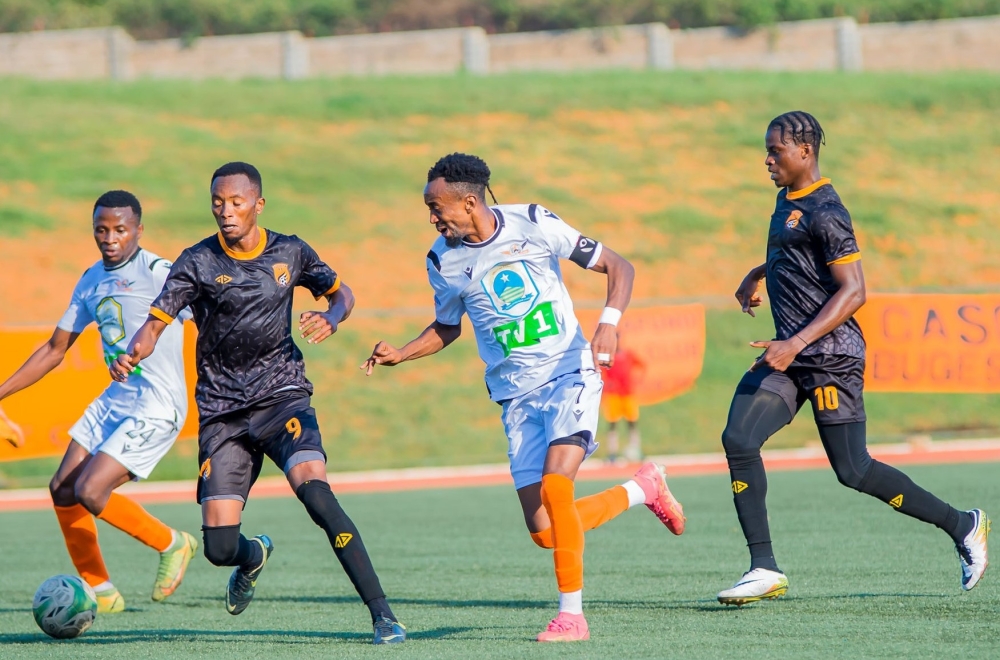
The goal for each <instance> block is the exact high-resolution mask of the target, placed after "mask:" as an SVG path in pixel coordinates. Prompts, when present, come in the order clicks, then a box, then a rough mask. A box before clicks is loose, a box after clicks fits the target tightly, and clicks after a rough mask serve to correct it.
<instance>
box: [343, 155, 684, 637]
mask: <svg viewBox="0 0 1000 660" xmlns="http://www.w3.org/2000/svg"><path fill="white" fill-rule="evenodd" d="M489 178H490V169H489V167H487V165H486V163H485V162H483V161H482V160H481V159H479V158H477V157H476V156H469V155H466V154H451V155H449V156H445V157H444V158H442V159H440V160H439V161H438V162H437V163H436V164H435V165H434V167H432V168H431V169H430V171H429V172H428V174H427V186H426V187H425V188H424V203H425V204H426V205H427V207H428V208H429V209H430V222H431V224H432V225H434V228H435V229H436V230H437V231H438V233H440V234H441V236H440V237H439V238H438V239H437V241H436V242H435V243H434V246H433V247H432V248H431V251H430V252H428V253H427V274H428V278H429V279H430V284H431V287H432V288H433V289H434V306H435V312H436V320H435V321H434V322H433V323H431V324H430V325H429V326H428V327H427V329H426V330H424V331H423V332H422V333H421V334H420V336H419V337H417V338H416V339H414V340H413V341H411V342H410V343H408V344H406V345H405V346H403V347H402V348H398V349H397V348H394V347H392V346H390V345H389V344H387V343H386V342H382V341H380V342H378V344H376V346H375V350H374V351H373V352H372V355H371V357H370V358H369V359H368V360H367V361H366V362H365V364H363V365H362V368H363V369H366V371H367V373H368V374H371V373H372V369H374V367H375V365H383V366H387V367H389V366H393V365H397V364H399V363H401V362H406V361H407V360H415V359H417V358H422V357H426V356H428V355H432V354H434V353H437V352H438V351H440V350H442V349H443V348H444V347H445V346H448V345H449V344H451V343H452V342H453V341H455V340H456V339H458V337H459V335H460V334H461V333H462V315H463V314H466V313H467V314H468V315H469V319H470V320H471V322H472V327H473V329H474V330H475V333H476V341H477V343H478V345H479V354H480V356H481V357H482V359H483V362H485V363H486V387H487V389H488V390H489V394H490V397H491V398H492V399H493V401H495V402H497V403H498V404H500V405H501V406H502V407H503V412H502V414H501V417H502V419H503V424H504V428H505V430H506V432H507V438H508V440H509V448H508V452H507V455H508V457H509V459H510V471H511V475H512V476H513V478H514V487H515V488H516V489H517V495H518V498H519V499H520V501H521V508H522V509H523V511H524V520H525V523H526V524H527V526H528V531H529V532H530V533H531V538H532V540H533V541H534V542H535V543H536V544H537V545H538V546H540V547H542V548H546V549H552V550H553V556H554V561H555V572H556V582H557V584H558V587H559V614H558V616H556V618H555V619H553V620H552V621H551V622H550V623H549V625H548V628H547V629H546V630H545V631H543V632H542V633H540V634H539V635H538V637H537V639H538V641H540V642H569V641H579V640H585V639H589V637H590V630H589V627H588V625H587V620H586V619H585V618H584V616H583V596H582V593H583V592H582V590H583V533H584V531H585V530H588V529H594V528H595V527H598V526H600V525H603V524H604V523H606V522H608V521H609V520H611V519H612V518H614V517H615V516H617V515H619V514H621V513H623V512H624V511H625V510H626V509H628V508H630V507H632V506H636V505H638V504H645V505H646V506H647V507H648V508H649V509H650V510H651V511H653V513H655V514H656V516H657V518H659V520H660V521H661V522H662V523H663V524H664V525H666V526H667V528H668V529H670V530H671V531H672V532H673V533H674V534H680V533H681V532H683V531H684V514H683V511H682V509H681V506H680V504H678V502H677V500H675V499H674V498H673V496H672V495H671V494H670V491H669V489H668V488H667V484H666V480H665V477H664V471H663V468H662V467H661V466H658V465H656V464H654V463H647V464H645V465H643V466H642V467H641V468H640V470H639V471H638V472H637V473H636V474H635V477H634V478H633V479H632V480H630V481H628V482H626V483H624V484H622V485H621V486H614V487H613V488H609V489H608V490H605V491H604V492H601V493H598V494H596V495H591V496H589V497H583V498H580V499H578V500H575V501H574V484H573V482H574V479H575V478H576V473H577V470H579V468H580V465H581V464H582V463H583V460H584V459H585V458H586V457H587V456H590V455H591V454H592V453H593V452H594V450H595V449H596V448H597V443H596V442H595V437H594V436H595V433H596V431H597V423H598V411H599V406H600V401H601V390H602V386H603V384H602V382H601V376H600V375H599V374H598V372H597V365H601V366H603V367H610V366H611V363H612V362H613V360H614V355H615V347H616V345H617V338H616V334H615V326H616V325H617V323H618V321H619V319H620V318H621V316H622V312H623V311H624V310H625V308H626V306H627V305H628V302H629V298H630V297H631V294H632V281H633V278H634V277H635V271H634V269H633V268H632V265H631V264H629V262H628V261H626V260H625V259H624V258H622V257H621V256H619V255H617V254H616V253H615V252H613V251H612V250H611V249H610V248H608V247H606V246H604V245H602V244H601V243H598V242H597V241H594V240H592V239H590V238H587V237H585V236H582V235H581V234H580V232H578V231H576V230H575V229H573V228H571V227H570V226H569V225H567V224H566V223H565V222H563V221H562V220H560V219H559V218H558V217H557V216H556V215H555V214H554V213H552V212H551V211H549V210H547V209H545V208H543V207H542V206H539V205H538V204H509V205H498V206H493V207H492V208H491V207H489V206H487V204H486V201H485V193H486V190H487V189H488V187H489ZM491 194H492V191H491ZM560 259H568V260H570V261H572V262H573V263H575V264H576V265H577V266H580V267H582V268H586V269H590V270H593V271H596V272H598V273H604V274H606V275H607V277H608V297H607V306H606V307H605V308H604V312H603V313H602V314H601V319H600V323H599V324H598V326H597V331H596V332H595V334H594V339H593V341H592V342H588V341H587V340H586V338H584V336H583V332H582V330H581V329H580V325H579V323H577V320H576V315H575V314H574V313H573V301H572V300H570V297H569V293H568V292H567V291H566V287H565V285H564V284H563V281H562V273H561V271H560V267H559V260H560Z"/></svg>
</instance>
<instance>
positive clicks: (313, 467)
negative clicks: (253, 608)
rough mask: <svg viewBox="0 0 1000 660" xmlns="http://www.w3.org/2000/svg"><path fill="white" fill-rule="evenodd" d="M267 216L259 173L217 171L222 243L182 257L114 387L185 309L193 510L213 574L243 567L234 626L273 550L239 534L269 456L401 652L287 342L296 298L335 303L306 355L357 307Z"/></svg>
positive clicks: (233, 605)
mask: <svg viewBox="0 0 1000 660" xmlns="http://www.w3.org/2000/svg"><path fill="white" fill-rule="evenodd" d="M263 210H264V197H263V196H262V186H261V178H260V174H259V173H258V171H257V169H256V168H254V167H253V166H252V165H249V164H247V163H228V164H226V165H223V166H222V167H220V168H219V169H218V170H216V171H215V173H214V174H213V175H212V213H213V214H214V215H215V220H216V222H217V224H218V225H219V233H218V234H216V235H213V236H210V237H209V238H206V239H205V240H203V241H201V242H200V243H198V244H196V245H194V246H192V247H190V248H188V249H186V250H184V252H183V253H181V256H180V257H179V258H178V259H177V261H176V262H175V263H174V265H173V267H172V268H171V269H170V274H169V276H168V277H167V280H166V282H165V283H164V285H163V290H162V292H161V293H160V295H159V297H157V298H156V300H154V301H153V304H152V306H151V308H150V311H149V318H148V319H147V321H146V323H145V324H144V325H143V326H142V327H141V328H140V329H139V331H138V332H137V333H136V334H135V336H134V337H133V338H132V341H131V342H130V344H129V347H128V353H127V354H125V355H122V356H121V357H119V359H118V360H117V361H116V362H113V363H112V364H111V366H110V371H111V376H112V377H113V378H115V379H116V380H124V379H126V378H127V377H128V374H129V373H130V372H131V371H132V370H133V369H135V367H136V365H138V364H139V362H140V360H142V359H144V358H146V357H148V356H149V355H150V354H151V353H152V352H153V349H154V348H155V346H156V341H157V338H158V337H159V336H160V333H162V332H163V330H164V328H166V327H167V325H168V324H169V323H170V322H172V321H173V319H174V317H176V316H177V314H179V313H180V311H181V310H182V309H184V308H186V307H190V308H191V311H192V312H193V314H194V321H195V324H197V326H198V353H197V356H198V357H197V370H198V385H197V387H196V389H195V400H196V401H197V403H198V412H199V416H200V417H199V422H200V428H199V432H198V461H199V463H200V465H201V468H200V472H199V479H198V502H199V503H200V504H201V507H202V519H203V522H204V527H203V528H202V530H203V532H204V539H205V556H206V557H207V558H208V560H209V561H211V562H212V563H213V564H215V565H216V566H235V567H236V569H235V570H234V571H233V574H232V577H231V578H230V580H229V587H228V589H227V593H226V608H227V609H228V610H229V612H230V614H239V613H240V612H242V611H243V610H244V609H246V607H247V606H248V605H249V604H250V601H251V600H252V599H253V594H254V589H255V587H256V583H257V578H258V576H259V575H260V573H261V571H262V570H263V568H264V565H265V564H266V563H267V560H268V557H269V556H270V555H271V552H272V550H273V545H272V543H271V539H269V538H268V537H267V536H265V535H260V536H255V537H253V538H252V539H249V540H248V539H247V538H246V537H244V536H243V535H241V534H240V519H241V517H242V512H243V507H244V506H245V505H246V500H247V496H248V495H249V493H250V487H251V486H252V485H253V483H254V481H255V480H256V479H257V476H258V475H259V474H260V469H261V466H262V462H263V458H264V456H265V455H266V456H267V457H268V458H270V459H271V460H272V461H274V463H275V464H277V465H278V466H279V467H280V468H281V469H282V470H283V471H284V473H285V476H286V478H287V479H288V483H289V484H290V485H291V487H292V490H294V491H295V494H296V495H297V496H298V498H299V499H300V500H301V501H302V503H303V504H304V505H305V508H306V511H308V512H309V516H310V517H311V518H312V519H313V521H314V522H315V523H316V524H317V525H319V526H320V527H321V528H322V529H323V530H324V531H325V532H326V534H327V536H328V538H329V539H330V545H332V546H333V550H334V553H335V554H336V555H337V559H339V560H340V563H341V565H342V566H343V568H344V571H345V572H346V573H347V575H348V577H349V578H350V579H351V582H352V583H353V584H354V587H355V588H356V589H357V591H358V594H359V595H360V596H361V599H362V600H363V601H364V603H365V604H366V605H367V606H368V608H369V610H370V611H371V615H372V622H373V626H374V629H375V639H374V641H375V643H376V644H380V643H394V642H402V641H404V640H405V638H406V632H405V629H404V628H403V626H402V625H401V624H399V623H398V622H397V621H396V618H395V616H393V614H392V610H391V609H390V608H389V605H388V604H387V603H386V599H385V594H384V593H383V591H382V587H381V586H380V585H379V580H378V576H376V575H375V570H374V569H373V568H372V564H371V560H370V559H369V558H368V552H367V551H366V550H365V546H364V543H362V541H361V536H360V535H359V534H358V529H357V527H355V526H354V523H353V522H351V519H350V518H349V517H348V516H347V514H346V513H345V512H344V510H343V509H342V508H341V507H340V503H339V502H337V498H336V497H334V495H333V493H332V492H331V491H330V486H329V484H328V483H327V481H326V453H325V452H324V451H323V445H322V440H321V438H320V432H319V426H318V425H317V422H316V411H315V410H314V409H313V408H312V406H311V405H310V401H309V397H310V395H311V394H312V384H311V383H310V382H309V381H308V380H306V377H305V365H304V364H303V359H302V353H301V352H300V351H299V349H298V347H297V346H296V345H295V342H294V341H293V340H292V289H293V288H294V287H296V286H302V287H305V288H306V289H308V290H309V292H310V293H312V294H313V296H315V297H316V299H317V300H319V299H321V298H324V297H325V298H326V299H327V300H328V301H329V309H328V310H327V311H326V312H306V313H304V314H303V315H302V316H301V317H300V319H299V332H300V333H301V336H302V338H305V339H307V341H308V342H309V343H310V344H317V343H319V342H321V341H323V340H324V339H326V338H327V337H329V336H330V335H332V334H333V333H335V332H336V331H337V326H338V324H340V323H341V322H343V321H344V320H345V319H347V317H348V316H349V315H350V313H351V310H352V308H353V307H354V296H353V295H352V293H351V290H350V289H349V288H348V287H347V286H346V285H344V284H342V283H341V281H340V278H339V277H338V276H337V274H336V273H335V272H334V271H333V270H332V269H331V268H330V267H329V266H327V265H326V264H325V263H323V261H322V260H320V258H319V256H318V255H317V254H316V252H315V251H314V250H313V249H312V248H311V247H309V245H307V244H306V243H305V241H303V240H302V239H300V238H298V237H297V236H284V235H282V234H278V233H277V232H271V231H266V230H265V229H263V228H261V227H258V225H257V216H258V215H259V214H260V213H261V211H263Z"/></svg>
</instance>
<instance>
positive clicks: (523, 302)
mask: <svg viewBox="0 0 1000 660" xmlns="http://www.w3.org/2000/svg"><path fill="white" fill-rule="evenodd" d="M482 285H483V291H485V292H486V295H487V296H489V298H490V302H491V303H493V308H494V309H495V310H496V312H497V313H498V314H502V315H503V316H510V317H512V318H520V317H522V316H524V315H525V314H526V313H527V312H528V311H529V310H530V309H531V307H532V305H533V304H534V302H535V299H536V298H538V287H537V286H536V285H535V281H534V280H533V279H532V277H531V273H530V272H528V269H527V268H526V267H525V265H524V262H523V261H515V262H514V263H509V264H500V265H498V266H494V267H493V268H491V269H490V270H489V272H488V273H486V276H485V277H484V278H483V279H482Z"/></svg>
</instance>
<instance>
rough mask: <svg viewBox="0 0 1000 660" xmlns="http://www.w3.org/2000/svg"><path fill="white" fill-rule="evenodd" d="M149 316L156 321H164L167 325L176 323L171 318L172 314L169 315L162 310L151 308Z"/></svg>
mask: <svg viewBox="0 0 1000 660" xmlns="http://www.w3.org/2000/svg"><path fill="white" fill-rule="evenodd" d="M149 315H150V316H152V317H153V318H155V319H158V320H160V321H163V322H164V323H166V324H167V325H170V324H171V323H173V322H174V317H172V316H170V314H167V313H166V312H164V311H163V310H162V309H157V308H155V307H150V308H149Z"/></svg>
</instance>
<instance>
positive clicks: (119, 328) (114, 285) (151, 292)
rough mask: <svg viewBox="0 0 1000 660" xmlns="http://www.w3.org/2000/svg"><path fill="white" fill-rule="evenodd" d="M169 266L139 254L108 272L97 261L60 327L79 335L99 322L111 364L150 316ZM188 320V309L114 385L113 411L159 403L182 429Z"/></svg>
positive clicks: (147, 254) (110, 388)
mask: <svg viewBox="0 0 1000 660" xmlns="http://www.w3.org/2000/svg"><path fill="white" fill-rule="evenodd" d="M170 266H171V263H170V262H169V261H167V260H166V259H161V258H160V257H158V256H156V255H155V254H153V253H152V252H149V251H147V250H142V249H140V250H139V251H138V252H137V253H136V254H135V256H133V257H132V258H131V259H129V260H128V261H127V262H126V263H124V264H121V265H120V266H117V267H116V268H111V269H107V268H105V267H104V263H103V262H101V261H98V262H97V263H96V264H94V265H93V266H91V267H90V268H89V269H87V271H86V272H85V273H84V274H83V277H81V278H80V281H79V282H78V283H77V285H76V288H75V289H74V290H73V297H72V299H71V300H70V304H69V308H67V310H66V312H65V314H63V317H62V319H61V320H60V321H59V324H58V327H59V329H60V330H65V331H66V332H73V333H80V332H82V331H83V329H84V328H86V327H87V326H88V325H90V324H91V323H97V329H98V330H99V331H100V333H101V344H102V348H103V350H104V359H105V361H106V362H107V363H109V364H110V363H111V361H112V360H114V359H116V358H117V357H118V356H119V355H121V354H122V353H124V352H125V351H126V349H127V348H128V343H129V341H130V340H131V338H132V335H134V334H135V333H136V332H137V331H138V330H139V328H140V327H142V324H143V323H145V322H146V318H147V316H148V315H149V305H150V303H152V302H153V300H154V299H155V298H156V296H157V295H159V293H160V289H162V288H163V282H164V280H166V278H167V274H168V273H169V272H170ZM189 318H191V314H190V312H189V311H188V310H184V313H183V314H182V315H180V316H179V317H178V319H177V320H176V321H174V322H173V323H171V324H170V325H169V326H167V328H166V329H165V330H164V331H163V334H162V335H161V336H160V339H159V341H158V342H157V344H156V350H155V351H153V354H152V355H150V356H149V357H147V358H146V359H144V360H143V361H142V362H141V363H140V364H139V366H138V367H137V368H136V370H135V371H134V372H133V373H132V375H130V376H129V378H128V380H127V381H125V382H117V381H112V382H111V384H110V385H109V386H108V388H107V390H105V392H104V396H106V397H108V398H110V399H111V400H112V401H114V402H115V405H116V406H120V407H125V408H126V409H127V408H128V407H129V406H134V405H135V404H136V400H137V399H142V400H143V404H144V405H145V406H147V407H148V406H150V405H151V404H154V403H155V404H158V405H157V406H156V407H158V408H160V409H162V410H163V414H165V415H170V414H172V413H174V412H175V413H176V417H177V418H178V419H179V420H180V422H181V423H182V424H183V421H184V417H185V416H186V414H187V403H188V397H187V385H186V383H185V381H184V355H183V352H184V351H183V349H184V329H183V327H182V326H181V323H182V321H184V320H187V319H189Z"/></svg>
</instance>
